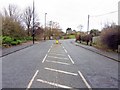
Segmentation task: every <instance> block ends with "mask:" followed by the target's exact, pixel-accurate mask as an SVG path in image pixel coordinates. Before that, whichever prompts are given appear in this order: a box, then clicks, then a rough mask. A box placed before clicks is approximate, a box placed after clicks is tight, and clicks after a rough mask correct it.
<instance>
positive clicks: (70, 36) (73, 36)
mask: <svg viewBox="0 0 120 90" xmlns="http://www.w3.org/2000/svg"><path fill="white" fill-rule="evenodd" d="M66 36H67V37H69V39H75V35H66ZM64 37H65V36H62V38H61V39H62V40H64Z"/></svg>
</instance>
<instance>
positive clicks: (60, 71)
mask: <svg viewBox="0 0 120 90" xmlns="http://www.w3.org/2000/svg"><path fill="white" fill-rule="evenodd" d="M44 69H46V70H50V71H55V72H59V73H64V74H70V75H74V76H77V75H78V74H76V73H71V72H67V71H62V70H57V69H52V68H47V67H45V68H44Z"/></svg>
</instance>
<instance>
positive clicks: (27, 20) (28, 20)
mask: <svg viewBox="0 0 120 90" xmlns="http://www.w3.org/2000/svg"><path fill="white" fill-rule="evenodd" d="M32 15H33V10H32V8H31V7H30V6H28V7H27V8H26V9H25V11H24V14H23V21H24V23H25V24H26V26H27V30H28V36H30V27H31V22H32Z"/></svg>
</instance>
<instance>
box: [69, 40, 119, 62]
mask: <svg viewBox="0 0 120 90" xmlns="http://www.w3.org/2000/svg"><path fill="white" fill-rule="evenodd" d="M71 43H72V44H75V45H76V46H80V47H82V48H85V49H87V50H90V51H92V52H95V53H97V54H100V55H102V56H105V57H107V58H110V59H112V60H115V61H118V62H120V59H119V53H116V52H107V51H103V50H100V49H97V48H95V47H93V46H88V45H83V44H80V43H76V42H74V41H71Z"/></svg>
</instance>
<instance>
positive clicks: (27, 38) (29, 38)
mask: <svg viewBox="0 0 120 90" xmlns="http://www.w3.org/2000/svg"><path fill="white" fill-rule="evenodd" d="M25 39H26V40H32V39H33V37H26V38H25Z"/></svg>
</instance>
